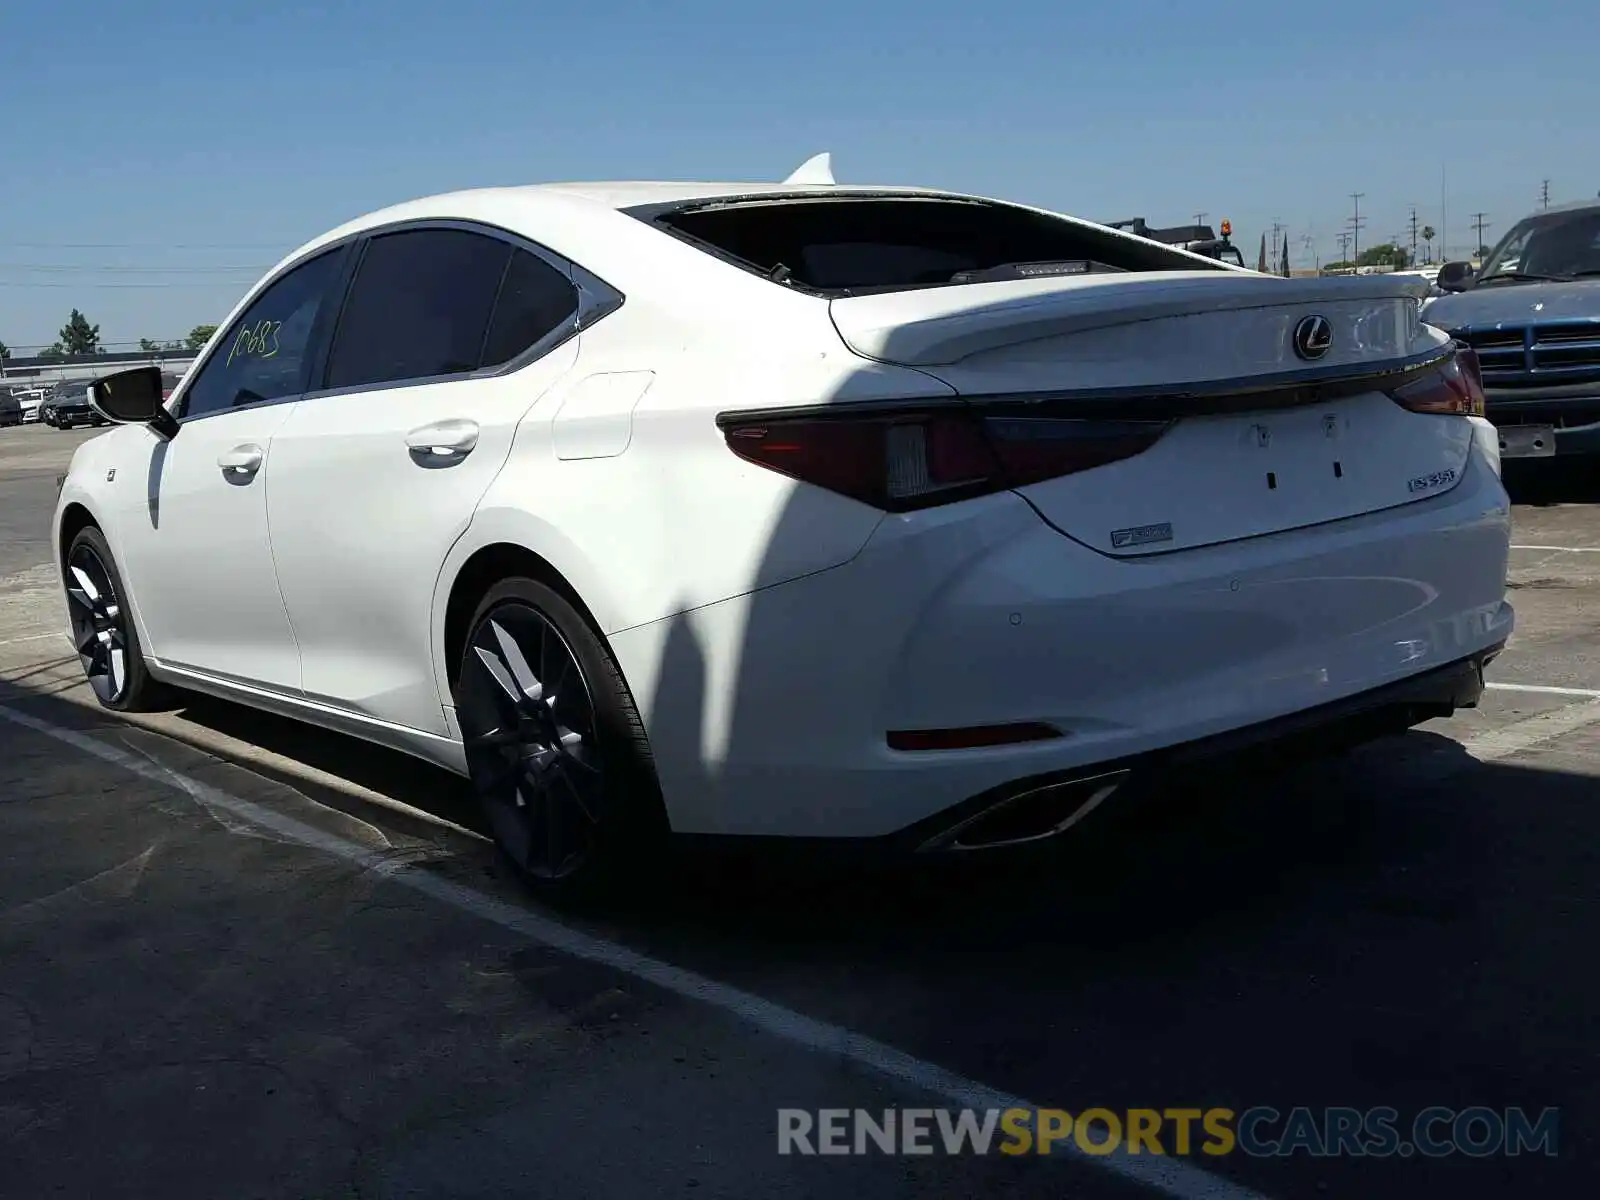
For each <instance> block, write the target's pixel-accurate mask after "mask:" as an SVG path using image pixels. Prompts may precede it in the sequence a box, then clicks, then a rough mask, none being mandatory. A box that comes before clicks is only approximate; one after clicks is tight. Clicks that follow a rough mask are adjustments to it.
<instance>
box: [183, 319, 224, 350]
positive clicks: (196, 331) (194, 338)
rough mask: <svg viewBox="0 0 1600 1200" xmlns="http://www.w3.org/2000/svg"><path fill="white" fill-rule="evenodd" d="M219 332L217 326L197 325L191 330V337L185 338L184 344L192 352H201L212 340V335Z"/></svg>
mask: <svg viewBox="0 0 1600 1200" xmlns="http://www.w3.org/2000/svg"><path fill="white" fill-rule="evenodd" d="M216 331H217V327H216V326H215V325H196V326H195V327H194V328H193V329H191V330H189V336H188V337H186V338H184V344H185V345H186V346H188V348H189V349H190V350H199V349H200V348H201V347H203V346H204V345H205V344H206V343H207V342H209V341H210V340H211V335H212V334H214V333H215V332H216Z"/></svg>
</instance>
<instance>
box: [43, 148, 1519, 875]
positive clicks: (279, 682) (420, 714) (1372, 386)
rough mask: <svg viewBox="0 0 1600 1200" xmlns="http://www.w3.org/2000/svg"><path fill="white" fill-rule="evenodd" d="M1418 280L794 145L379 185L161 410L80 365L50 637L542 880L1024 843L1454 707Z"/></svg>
mask: <svg viewBox="0 0 1600 1200" xmlns="http://www.w3.org/2000/svg"><path fill="white" fill-rule="evenodd" d="M1424 291H1425V286H1424V285H1423V284H1422V282H1421V281H1418V280H1406V279H1402V278H1400V277H1397V276H1393V275H1390V276H1375V277H1367V278H1359V277H1358V278H1346V279H1296V280H1287V279H1281V278H1277V277H1271V276H1261V275H1256V274H1254V273H1251V272H1240V271H1237V270H1234V269H1232V268H1229V267H1225V266H1223V265H1222V264H1219V263H1217V262H1215V261H1213V260H1210V259H1205V258H1200V257H1197V256H1195V255H1191V254H1188V253H1186V252H1184V251H1182V250H1177V249H1174V248H1171V247H1166V246H1161V245H1158V244H1156V243H1153V242H1149V241H1146V240H1144V239H1141V238H1138V237H1134V236H1131V235H1127V234H1122V233H1119V232H1116V231H1113V230H1110V229H1107V228H1105V227H1103V226H1099V225H1096V224H1093V223H1090V222H1085V221H1080V220H1076V219H1072V218H1069V217H1064V216H1061V215H1058V214H1055V213H1051V212H1046V211H1042V210H1039V209H1035V208H1029V207H1024V206H1021V205H1016V204H1009V203H1002V202H998V201H994V200H988V199H981V198H978V197H973V196H965V195H956V194H950V193H944V192H937V191H929V190H921V189H910V188H901V187H856V186H840V185H838V184H834V183H831V182H828V181H826V180H819V179H817V178H816V176H815V173H814V172H811V173H807V174H804V175H802V176H800V177H799V178H797V179H791V180H790V181H786V182H785V183H781V184H737V183H735V184H692V183H688V184H686V183H605V184H563V185H549V186H530V187H508V188H495V189H488V190H480V191H468V192H460V193H456V194H453V195H445V196H438V197H434V198H431V199H425V200H418V201H415V202H412V203H408V204H403V205H400V206H398V207H395V208H390V209H386V210H384V211H382V212H378V213H374V214H372V215H371V216H367V217H363V218H361V219H359V220H356V221H353V222H351V223H350V224H347V225H345V226H343V227H341V228H339V229H335V230H333V231H332V232H331V233H328V234H327V235H325V236H323V237H321V238H318V239H317V240H315V241H313V242H311V243H310V244H308V245H306V246H304V247H302V248H301V249H299V250H297V251H295V252H294V253H293V254H291V255H290V256H289V257H288V258H286V259H284V260H283V262H282V263H280V264H279V265H278V266H277V267H275V268H274V269H273V270H272V271H271V272H269V273H268V274H267V276H266V277H265V278H264V279H262V280H261V282H260V283H258V284H257V285H256V286H255V288H254V289H252V290H251V291H250V292H249V294H248V295H246V296H245V297H244V299H243V300H242V301H241V302H240V304H239V305H238V307H237V308H236V309H235V310H234V311H233V313H232V314H231V315H230V316H229V317H228V319H227V320H226V321H225V322H224V323H223V324H222V326H221V327H220V330H219V332H218V333H217V334H216V336H215V337H214V338H213V339H212V341H211V342H210V344H209V345H208V346H207V347H206V348H205V350H204V351H203V352H202V354H201V356H200V358H199V359H198V361H197V362H196V364H195V366H194V367H193V369H191V370H190V372H189V373H188V375H187V376H186V377H185V379H184V380H183V382H182V383H181V385H180V386H179V387H178V388H177V389H176V391H175V392H174V393H173V394H172V396H171V398H170V400H167V401H163V399H162V396H161V381H160V376H159V372H158V371H157V369H156V368H153V367H147V368H140V369H136V370H132V371H126V372H122V373H120V374H116V375H112V376H109V377H107V378H105V379H102V380H101V381H99V382H98V383H97V384H96V386H95V389H94V402H95V404H96V406H97V407H98V408H99V409H100V410H101V412H102V413H104V414H105V415H106V416H107V417H109V418H110V419H111V420H113V421H115V422H117V423H118V424H119V425H120V426H121V427H120V428H117V429H115V430H113V431H112V432H111V433H109V434H107V435H105V436H102V437H99V438H96V439H95V440H93V441H90V442H87V443H85V444H84V445H83V446H82V447H81V448H79V450H78V451H77V453H76V455H75V457H74V459H73V462H72V466H71V470H70V472H69V474H68V475H67V476H66V478H65V482H64V484H63V487H62V490H61V495H60V502H59V505H58V507H57V510H56V513H55V520H54V534H55V543H54V544H55V545H56V547H57V548H58V552H59V561H60V565H61V568H62V578H63V584H64V587H65V590H66V597H67V602H68V609H69V613H70V618H71V623H72V631H73V634H74V636H75V638H76V642H77V646H78V648H79V652H80V654H81V657H82V662H83V667H84V670H85V672H86V673H87V676H88V680H89V682H90V684H91V685H92V686H93V688H94V691H95V694H96V695H97V696H98V698H99V700H100V702H101V703H102V704H104V705H105V706H106V707H108V708H112V709H119V710H128V709H138V708H145V707H149V706H153V705H158V704H160V703H161V702H162V701H161V697H160V692H161V690H162V685H173V686H177V687H179V688H185V689H194V690H197V691H201V692H208V693H212V694H214V695H217V696H221V697H225V698H227V699H230V700H234V701H238V702H240V703H243V704H247V705H253V706H256V707H259V708H262V709H268V710H271V711H273V712H276V713H280V714H285V715H288V716H291V717H295V718H299V719H301V720H304V721H308V722H312V723H315V724H318V725H322V726H326V727H329V728H331V729H334V730H339V731H343V732H344V733H346V734H350V735H354V736H356V737H359V738H365V739H368V740H370V741H372V742H376V743H381V744H383V745H385V746H389V747H393V748H396V749H399V750H402V751H405V752H407V753H410V754H413V755H417V756H419V757H421V758H424V759H427V760H430V761H432V762H434V763H438V764H442V765H443V766H445V767H447V768H450V769H453V770H455V771H457V772H460V773H462V774H463V775H466V776H468V777H469V778H470V779H471V782H472V785H473V787H474V789H475V791H476V793H477V795H478V796H479V797H481V799H482V802H483V804H484V805H485V808H486V810H487V815H488V824H489V826H490V827H491V828H492V829H493V831H494V833H495V835H496V838H497V841H498V843H499V845H500V847H501V849H502V850H503V851H504V853H505V855H506V856H507V857H508V858H509V859H510V860H511V861H512V862H513V863H514V864H515V865H516V866H517V867H518V868H519V869H520V870H521V871H522V872H523V873H524V875H525V876H526V877H527V878H528V879H529V880H530V881H531V882H532V883H533V884H534V885H535V886H536V887H538V888H540V889H542V890H544V891H545V892H547V893H549V894H552V895H563V894H571V893H574V892H581V891H586V890H588V889H591V888H593V887H596V886H598V885H600V884H602V883H607V884H609V883H614V882H616V881H617V880H618V879H619V878H621V877H623V876H626V875H627V874H628V873H629V871H630V870H631V869H632V867H635V866H638V865H639V864H641V863H645V862H648V861H651V860H652V854H653V849H654V848H656V847H657V846H658V839H659V838H661V837H662V836H664V835H666V834H668V833H691V834H721V835H747V836H751V835H768V836H776V837H787V838H800V837H805V838H809V837H827V838H836V839H851V840H854V841H855V842H856V843H858V844H860V843H866V844H881V845H883V846H884V847H890V848H894V847H905V848H910V849H914V850H921V851H956V850H971V849H976V848H983V847H990V846H994V845H1001V844H1011V843H1016V842H1020V841H1028V840H1033V839H1038V838H1042V837H1046V836H1049V835H1052V834H1055V833H1058V832H1060V831H1061V830H1063V829H1065V828H1066V827H1068V826H1070V825H1071V824H1073V823H1074V822H1075V821H1076V820H1078V819H1079V818H1080V817H1081V816H1082V815H1083V814H1084V813H1085V812H1087V811H1088V810H1089V809H1090V808H1092V807H1093V806H1094V805H1096V804H1098V803H1100V802H1101V801H1102V800H1104V799H1105V798H1106V796H1108V795H1110V794H1111V792H1112V791H1113V790H1114V789H1116V788H1117V787H1118V786H1120V785H1122V784H1124V783H1126V782H1128V781H1131V780H1136V779H1139V778H1141V777H1144V776H1150V777H1154V774H1155V773H1156V772H1160V771H1166V770H1170V769H1172V768H1174V767H1176V766H1181V765H1183V764H1187V763H1190V762H1193V761H1196V760H1198V759H1200V758H1203V757H1206V756H1209V755H1212V754H1216V753H1223V752H1231V751H1232V750H1233V749H1234V748H1236V747H1242V746H1248V745H1254V744H1259V743H1269V744H1272V743H1276V744H1282V743H1283V741H1284V739H1287V738H1291V737H1294V738H1296V739H1297V738H1298V737H1299V735H1301V734H1305V735H1313V734H1315V735H1320V734H1322V733H1327V734H1328V735H1330V736H1338V737H1350V736H1366V735H1371V734H1373V733H1377V732H1384V731H1389V730H1399V729H1403V728H1406V727H1408V726H1410V725H1412V724H1415V723H1417V722H1419V721H1422V720H1425V719H1428V718H1430V717H1435V716H1440V715H1446V714H1449V713H1451V712H1452V711H1454V710H1455V709H1456V708H1459V707H1470V706H1471V705H1473V704H1474V703H1476V701H1477V699H1478V697H1479V694H1480V692H1481V690H1482V686H1483V685H1482V668H1483V664H1484V663H1485V662H1487V661H1488V659H1489V658H1491V657H1492V656H1493V655H1494V654H1495V653H1496V652H1497V651H1498V650H1499V648H1500V647H1501V646H1502V645H1503V644H1504V642H1505V641H1506V638H1507V636H1508V634H1509V633H1510V631H1511V628H1512V611H1511V608H1510V606H1509V605H1508V604H1507V603H1506V602H1505V579H1506V561H1507V551H1508V542H1509V523H1510V513H1509V507H1508V503H1507V498H1506V493H1505V491H1504V490H1503V489H1502V487H1501V483H1500V478H1499V462H1498V458H1497V453H1496V445H1497V443H1496V441H1495V438H1494V436H1493V432H1492V429H1491V428H1490V427H1489V426H1488V425H1487V423H1486V422H1484V421H1483V420H1482V419H1481V413H1482V410H1483V394H1482V389H1481V384H1480V380H1479V377H1478V372H1477V364H1476V360H1475V359H1474V358H1473V356H1472V354H1471V352H1470V351H1466V350H1464V349H1461V348H1458V347H1457V346H1456V345H1454V344H1453V343H1451V342H1450V341H1449V340H1447V339H1446V337H1445V336H1444V335H1443V334H1441V333H1440V332H1438V331H1437V330H1434V329H1432V328H1430V327H1428V326H1426V325H1424V324H1422V322H1421V321H1420V320H1419V319H1418V311H1417V310H1418V301H1419V299H1420V297H1421V296H1422V295H1423V293H1424ZM1291 744H1295V745H1298V744H1299V742H1298V741H1297V740H1296V741H1294V742H1293V743H1291ZM630 864H631V865H632V866H630Z"/></svg>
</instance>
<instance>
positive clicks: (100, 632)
mask: <svg viewBox="0 0 1600 1200" xmlns="http://www.w3.org/2000/svg"><path fill="white" fill-rule="evenodd" d="M65 568H66V569H65V571H64V575H65V576H66V585H67V614H68V617H69V618H70V620H71V622H72V644H73V646H74V647H75V648H76V649H77V651H78V661H79V662H80V663H82V664H83V674H84V677H85V678H86V679H87V680H88V681H89V686H90V688H92V689H93V690H94V695H95V699H96V700H98V701H99V702H100V703H101V705H102V706H104V707H105V708H109V709H114V710H115V711H117V712H141V711H146V710H148V709H151V708H158V707H160V706H161V705H162V703H164V701H165V699H166V697H165V695H164V693H163V689H162V686H161V685H160V684H159V683H157V682H156V681H155V680H154V679H152V678H151V676H150V673H149V671H148V670H147V669H146V667H145V663H144V654H143V653H142V651H141V649H140V646H139V635H138V631H137V630H136V629H135V627H134V624H133V620H132V618H131V616H130V614H129V612H128V606H127V599H126V596H127V593H126V589H125V588H124V587H123V585H122V577H121V576H120V575H119V574H118V573H117V568H116V563H115V561H114V560H113V558H112V556H111V547H110V546H109V545H108V544H107V543H106V539H105V535H104V534H103V533H101V532H100V530H99V529H97V528H95V527H94V526H93V525H90V526H88V527H87V528H85V529H82V530H80V531H79V532H78V535H77V536H76V537H74V538H73V539H72V545H71V546H70V547H68V549H67V556H66V560H65Z"/></svg>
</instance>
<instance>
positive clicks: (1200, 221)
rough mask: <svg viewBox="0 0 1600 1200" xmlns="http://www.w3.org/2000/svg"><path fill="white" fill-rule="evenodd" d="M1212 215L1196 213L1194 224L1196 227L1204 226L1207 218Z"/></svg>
mask: <svg viewBox="0 0 1600 1200" xmlns="http://www.w3.org/2000/svg"><path fill="white" fill-rule="evenodd" d="M1210 215H1211V214H1210V213H1195V215H1194V223H1195V224H1196V225H1204V224H1205V223H1206V218H1207V217H1209V216H1210Z"/></svg>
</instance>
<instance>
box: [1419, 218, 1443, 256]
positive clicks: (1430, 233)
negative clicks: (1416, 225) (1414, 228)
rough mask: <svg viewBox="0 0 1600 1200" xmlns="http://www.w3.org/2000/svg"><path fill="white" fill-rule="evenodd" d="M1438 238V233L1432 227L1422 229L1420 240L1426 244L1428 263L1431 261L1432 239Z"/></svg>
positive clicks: (1426, 226) (1425, 226) (1427, 226)
mask: <svg viewBox="0 0 1600 1200" xmlns="http://www.w3.org/2000/svg"><path fill="white" fill-rule="evenodd" d="M1438 236H1439V231H1438V230H1436V229H1435V228H1434V227H1433V226H1432V225H1424V226H1423V227H1422V240H1423V241H1424V242H1426V243H1427V244H1428V261H1429V262H1432V261H1433V239H1434V238H1436V237H1438Z"/></svg>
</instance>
